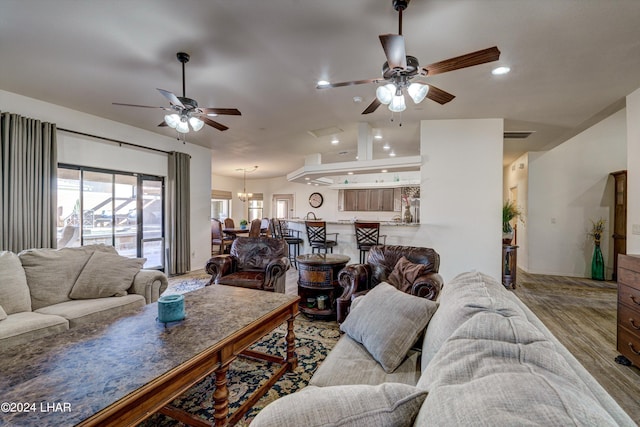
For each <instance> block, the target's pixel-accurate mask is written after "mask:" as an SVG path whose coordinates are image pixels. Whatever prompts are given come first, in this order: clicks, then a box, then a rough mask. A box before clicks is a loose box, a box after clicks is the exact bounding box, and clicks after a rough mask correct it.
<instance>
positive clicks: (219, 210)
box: [211, 190, 231, 221]
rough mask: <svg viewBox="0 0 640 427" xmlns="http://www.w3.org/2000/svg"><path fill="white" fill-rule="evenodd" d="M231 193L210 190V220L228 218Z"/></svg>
mask: <svg viewBox="0 0 640 427" xmlns="http://www.w3.org/2000/svg"><path fill="white" fill-rule="evenodd" d="M230 201H231V191H223V190H211V219H218V220H220V221H224V219H225V218H229V216H230V215H229V205H230Z"/></svg>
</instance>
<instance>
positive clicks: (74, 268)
mask: <svg viewBox="0 0 640 427" xmlns="http://www.w3.org/2000/svg"><path fill="white" fill-rule="evenodd" d="M95 251H101V252H110V253H117V252H116V250H115V248H114V247H112V246H105V245H87V246H82V247H78V248H62V249H57V250H56V249H27V250H25V251H22V252H20V253H19V254H18V256H19V257H20V261H21V262H22V266H23V267H24V271H25V273H26V275H27V283H28V284H29V290H30V291H31V306H32V307H33V310H37V309H39V308H42V307H46V306H48V305H52V304H58V303H61V302H65V301H69V300H70V298H69V293H70V292H71V288H72V287H73V285H74V283H76V280H77V279H78V276H79V275H80V272H81V271H82V269H83V268H84V265H85V264H86V263H87V261H88V260H89V257H90V256H91V254H93V253H94V252H95Z"/></svg>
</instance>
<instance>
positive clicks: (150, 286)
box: [127, 270, 169, 304]
mask: <svg viewBox="0 0 640 427" xmlns="http://www.w3.org/2000/svg"><path fill="white" fill-rule="evenodd" d="M167 286H169V281H168V280H167V276H165V274H164V273H163V272H162V271H158V270H140V271H139V272H138V274H136V275H135V276H134V277H133V284H132V285H131V287H130V288H129V289H128V290H127V292H128V293H130V294H138V295H142V296H143V297H144V299H145V300H146V303H147V304H151V303H152V302H155V301H157V300H158V298H160V295H161V294H162V293H163V292H164V291H165V289H167Z"/></svg>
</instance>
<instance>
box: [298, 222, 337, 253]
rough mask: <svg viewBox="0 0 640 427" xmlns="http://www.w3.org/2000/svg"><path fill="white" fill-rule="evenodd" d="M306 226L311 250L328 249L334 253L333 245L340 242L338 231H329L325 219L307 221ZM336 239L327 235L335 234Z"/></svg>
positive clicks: (325, 250)
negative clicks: (328, 237) (331, 238)
mask: <svg viewBox="0 0 640 427" xmlns="http://www.w3.org/2000/svg"><path fill="white" fill-rule="evenodd" d="M304 224H305V227H306V229H307V239H309V246H311V252H312V253H313V252H315V251H316V250H318V252H320V250H324V252H325V253H326V252H327V249H329V250H331V253H333V247H334V246H336V245H337V244H338V233H327V223H326V222H325V221H306V222H305V223H304ZM334 234H335V236H336V237H335V240H330V239H327V235H334Z"/></svg>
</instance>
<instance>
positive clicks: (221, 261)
mask: <svg viewBox="0 0 640 427" xmlns="http://www.w3.org/2000/svg"><path fill="white" fill-rule="evenodd" d="M237 265H238V260H237V259H236V257H234V256H233V255H219V256H214V257H212V258H211V259H209V261H207V265H206V266H205V268H204V269H205V271H206V272H207V273H209V274H210V275H211V280H209V283H207V286H209V285H211V284H214V283H218V280H220V278H221V277H222V276H226V275H227V274H230V273H233V272H234V271H236V266H237Z"/></svg>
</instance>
